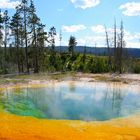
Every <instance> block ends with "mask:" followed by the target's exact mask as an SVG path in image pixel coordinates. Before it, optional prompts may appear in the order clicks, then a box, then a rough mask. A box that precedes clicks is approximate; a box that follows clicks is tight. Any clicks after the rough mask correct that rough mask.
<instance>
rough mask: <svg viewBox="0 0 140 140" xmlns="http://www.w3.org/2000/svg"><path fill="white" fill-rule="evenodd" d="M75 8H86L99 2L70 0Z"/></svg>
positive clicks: (95, 0)
mask: <svg viewBox="0 0 140 140" xmlns="http://www.w3.org/2000/svg"><path fill="white" fill-rule="evenodd" d="M71 2H72V3H73V4H74V6H75V7H76V8H82V9H87V8H91V7H95V6H97V5H99V4H100V0H71Z"/></svg>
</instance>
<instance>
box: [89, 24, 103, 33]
mask: <svg viewBox="0 0 140 140" xmlns="http://www.w3.org/2000/svg"><path fill="white" fill-rule="evenodd" d="M91 30H92V31H93V32H95V33H104V32H105V27H104V26H103V25H96V26H92V27H91Z"/></svg>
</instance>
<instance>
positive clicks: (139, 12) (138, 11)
mask: <svg viewBox="0 0 140 140" xmlns="http://www.w3.org/2000/svg"><path fill="white" fill-rule="evenodd" d="M120 9H122V10H124V11H123V14H124V15H126V16H140V2H128V3H126V4H123V5H121V6H120Z"/></svg>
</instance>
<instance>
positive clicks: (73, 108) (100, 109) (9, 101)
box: [0, 82, 140, 121]
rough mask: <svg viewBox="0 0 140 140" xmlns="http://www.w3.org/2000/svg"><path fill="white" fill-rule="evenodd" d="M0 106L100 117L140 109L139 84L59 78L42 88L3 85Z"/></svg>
mask: <svg viewBox="0 0 140 140" xmlns="http://www.w3.org/2000/svg"><path fill="white" fill-rule="evenodd" d="M0 109H2V110H5V111H7V112H9V113H12V114H16V115H21V116H34V117H37V118H48V119H66V120H67V119H68V120H86V121H90V120H98V121H104V120H109V119H112V118H117V117H123V116H128V115H131V114H134V113H137V112H140V86H135V85H123V84H120V83H99V82H98V83H94V82H93V83H92V82H60V83H56V84H54V83H52V84H51V83H50V84H49V86H47V87H46V88H28V86H27V88H18V89H8V88H7V89H6V90H5V91H4V92H1V93H0Z"/></svg>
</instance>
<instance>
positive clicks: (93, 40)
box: [77, 35, 105, 47]
mask: <svg viewBox="0 0 140 140" xmlns="http://www.w3.org/2000/svg"><path fill="white" fill-rule="evenodd" d="M77 43H78V45H81V46H84V45H86V46H95V44H96V45H97V47H104V46H105V36H104V35H91V36H84V37H81V38H77Z"/></svg>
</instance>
